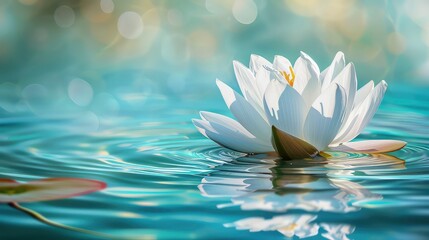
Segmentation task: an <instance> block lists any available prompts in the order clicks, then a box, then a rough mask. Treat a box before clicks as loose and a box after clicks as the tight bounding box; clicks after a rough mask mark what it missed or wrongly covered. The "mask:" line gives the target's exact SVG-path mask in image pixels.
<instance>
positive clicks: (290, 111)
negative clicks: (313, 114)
mask: <svg viewBox="0 0 429 240" xmlns="http://www.w3.org/2000/svg"><path fill="white" fill-rule="evenodd" d="M278 105H279V106H281V107H280V108H279V109H277V110H275V109H272V108H271V109H270V108H269V106H268V104H264V108H265V114H266V115H267V116H268V120H269V123H270V125H274V126H276V127H277V128H279V129H281V130H282V131H285V132H287V133H289V134H291V135H293V136H295V137H298V138H302V129H303V125H304V121H305V117H306V116H307V113H308V108H309V107H308V106H307V105H306V104H305V102H304V99H303V98H302V96H301V95H300V94H299V93H298V92H297V91H296V90H295V89H294V88H293V87H291V86H289V85H287V86H286V88H285V90H284V91H283V92H282V93H281V95H280V97H279V99H278Z"/></svg>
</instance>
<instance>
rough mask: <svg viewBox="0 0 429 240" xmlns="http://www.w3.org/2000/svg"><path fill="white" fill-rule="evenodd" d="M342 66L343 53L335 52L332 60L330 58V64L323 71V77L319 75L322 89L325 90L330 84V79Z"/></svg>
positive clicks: (332, 78) (333, 77) (343, 63)
mask: <svg viewBox="0 0 429 240" xmlns="http://www.w3.org/2000/svg"><path fill="white" fill-rule="evenodd" d="M344 66H345V58H344V53H342V52H337V54H336V55H335V57H334V60H332V63H331V65H329V67H328V68H326V69H325V71H326V72H325V73H323V75H324V77H323V78H322V77H321V82H322V90H325V89H326V88H328V87H329V86H330V85H331V83H332V81H333V80H334V79H335V77H336V76H337V75H338V74H339V73H340V72H341V71H342V70H343V68H344ZM321 75H322V74H321Z"/></svg>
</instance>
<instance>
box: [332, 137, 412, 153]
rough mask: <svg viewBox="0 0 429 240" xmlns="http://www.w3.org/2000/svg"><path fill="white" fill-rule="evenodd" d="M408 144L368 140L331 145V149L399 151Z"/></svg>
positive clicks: (360, 151) (378, 151) (394, 141)
mask: <svg viewBox="0 0 429 240" xmlns="http://www.w3.org/2000/svg"><path fill="white" fill-rule="evenodd" d="M406 144H407V143H406V142H404V141H398V140H367V141H358V142H348V143H343V144H341V145H339V146H337V147H331V150H333V151H339V152H359V153H387V152H393V151H397V150H399V149H401V148H403V147H404V146H405V145H406Z"/></svg>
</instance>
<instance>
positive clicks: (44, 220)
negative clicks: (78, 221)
mask: <svg viewBox="0 0 429 240" xmlns="http://www.w3.org/2000/svg"><path fill="white" fill-rule="evenodd" d="M8 205H9V206H11V207H13V208H15V209H18V210H20V211H21V212H24V213H26V214H28V215H30V216H31V217H33V218H34V219H36V220H38V221H40V222H42V223H45V224H48V225H51V226H54V227H58V228H63V229H67V230H70V231H74V232H80V233H85V234H90V235H93V236H97V237H101V238H108V239H119V238H118V237H114V236H111V235H108V234H104V233H99V232H95V231H91V230H86V229H82V228H76V227H71V226H67V225H64V224H61V223H57V222H54V221H51V220H49V219H47V218H45V217H44V216H42V215H41V214H40V213H38V212H36V211H33V210H31V209H28V208H25V207H23V206H21V205H19V204H18V203H16V202H10V203H8Z"/></svg>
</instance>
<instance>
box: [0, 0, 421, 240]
mask: <svg viewBox="0 0 429 240" xmlns="http://www.w3.org/2000/svg"><path fill="white" fill-rule="evenodd" d="M428 8H429V2H427V1H424V0H420V1H417V0H416V1H399V0H398V1H369V0H368V1H352V0H343V1H339V0H338V1H336V0H325V1H321V0H320V1H318V0H310V1H299V0H290V1H268V0H265V1H264V0H206V1H204V0H200V1H197V0H192V1H191V0H184V1H182V0H180V1H173V0H170V1H162V0H159V1H143V0H142V1H119V0H116V1H110V0H102V1H95V0H82V1H78V0H75V1H71V0H70V1H65V0H59V1H47V0H19V1H12V0H4V1H1V2H0V177H1V178H12V179H15V180H17V181H23V182H25V181H32V180H35V179H40V178H47V177H80V178H91V179H96V180H100V181H104V182H106V183H107V185H108V188H107V189H106V190H103V191H101V192H97V193H93V194H90V195H85V196H80V197H76V198H71V199H64V200H57V201H49V202H37V203H28V204H23V205H24V206H25V207H28V208H31V209H33V210H36V211H38V212H39V213H41V214H43V215H44V216H46V217H47V218H49V219H51V220H54V221H57V222H60V223H63V224H66V225H71V226H75V227H80V228H85V229H90V230H94V231H98V232H103V233H108V234H112V235H114V236H116V237H126V238H130V239H284V238H288V237H291V238H295V239H298V238H299V237H301V238H303V237H308V239H347V238H349V239H426V238H427V236H428V235H429V230H428V228H427V226H428V223H429V222H428V220H427V217H428V214H429V204H428V203H429V201H428V200H429V191H428V187H427V186H429V164H428V160H429V158H428V156H429V148H428V144H429V137H428V136H429V124H428V123H429V108H428V106H429V98H428V96H429V95H428V94H427V92H428V90H429V88H428V84H429V81H428V79H429V58H428V56H429V49H428V46H429V27H428V26H429V15H428V14H427V9H428ZM301 50H303V51H305V52H306V53H308V54H309V55H311V56H312V57H313V58H314V59H315V60H316V61H317V63H319V66H320V67H321V68H322V69H323V68H324V67H326V66H328V65H329V64H330V61H331V60H332V58H333V56H334V55H335V53H336V52H337V51H343V52H344V53H345V56H346V60H347V61H352V62H354V64H355V66H356V69H357V76H358V80H359V85H360V86H362V85H363V84H365V83H366V82H368V81H369V80H374V81H375V82H376V83H377V82H379V81H380V80H382V79H384V80H386V81H387V82H388V84H389V88H388V90H387V93H386V96H385V99H384V101H383V103H382V104H381V106H380V109H379V111H378V112H377V114H376V115H375V117H374V119H373V120H372V121H371V123H370V125H369V126H368V127H367V128H366V129H365V131H364V132H363V133H362V134H361V135H360V136H359V137H358V140H363V139H397V140H403V141H407V142H408V145H407V146H406V147H405V148H404V149H402V150H400V151H397V152H395V153H392V154H390V155H368V154H351V153H334V152H332V153H330V154H331V155H332V157H331V158H328V159H316V160H311V161H309V160H296V161H292V162H284V161H281V160H279V159H275V158H273V157H270V156H265V155H258V156H251V157H246V156H244V155H243V154H240V153H237V152H234V151H231V150H228V149H225V148H222V147H220V146H218V145H216V144H215V143H213V142H212V141H210V140H207V139H205V138H204V137H203V136H202V135H201V134H199V133H198V132H197V131H196V130H195V128H194V126H193V125H192V123H191V119H192V118H196V117H198V111H200V110H207V111H213V112H218V113H221V114H225V115H230V113H229V111H228V109H227V107H226V106H225V105H224V102H223V100H222V97H221V95H220V94H219V93H218V90H217V88H216V85H215V79H216V78H219V79H221V80H224V81H225V82H227V83H228V84H229V85H231V86H233V87H234V88H235V89H238V88H237V84H236V82H235V77H234V75H233V68H232V60H239V61H241V62H243V63H244V64H247V63H248V61H249V57H250V54H252V53H256V54H259V55H262V56H264V57H266V58H267V59H270V60H271V59H273V57H274V55H276V54H280V55H284V56H286V57H288V58H289V59H290V60H291V61H294V60H295V59H296V58H297V57H298V56H299V51H301ZM0 212H1V215H0V239H29V238H34V237H35V236H37V237H38V238H41V239H97V238H96V237H94V236H91V235H85V234H81V233H76V232H70V231H66V230H62V229H58V228H53V227H50V226H47V225H44V224H42V223H40V222H38V221H36V220H34V219H32V218H30V217H29V216H27V215H24V214H22V213H20V212H18V211H16V210H15V209H12V208H10V207H9V206H7V205H5V204H2V205H0ZM273 218H274V219H280V220H278V222H275V223H274V222H272V221H271V222H269V219H273ZM249 219H250V220H249ZM288 219H289V220H290V221H291V222H288V221H289V220H288ZM291 219H292V220H291ZM298 219H301V220H298ZM302 219H304V220H305V219H307V220H306V221H304V220H302ZM309 219H310V220H311V221H310V220H309ZM243 221H244V222H243ZM249 229H252V231H250V230H249ZM329 231H331V232H329ZM290 234H292V235H290Z"/></svg>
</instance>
